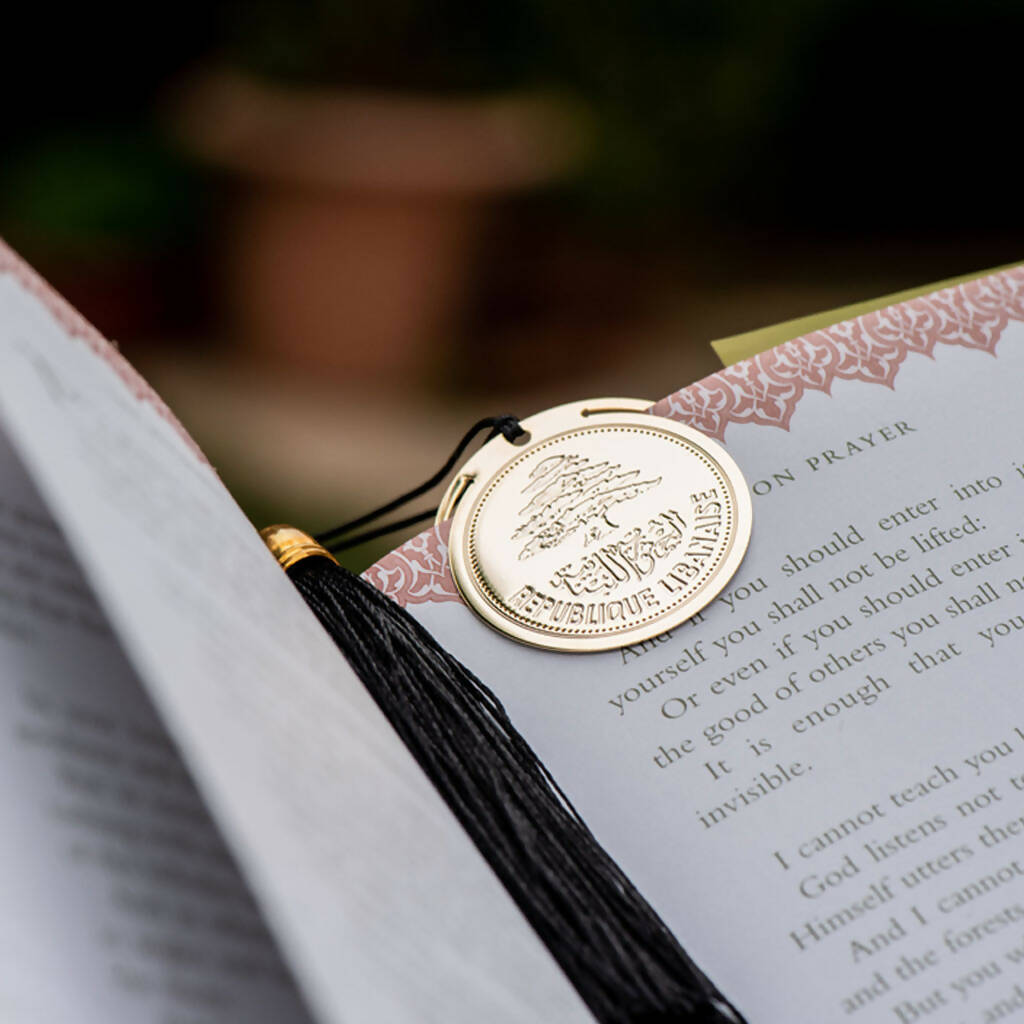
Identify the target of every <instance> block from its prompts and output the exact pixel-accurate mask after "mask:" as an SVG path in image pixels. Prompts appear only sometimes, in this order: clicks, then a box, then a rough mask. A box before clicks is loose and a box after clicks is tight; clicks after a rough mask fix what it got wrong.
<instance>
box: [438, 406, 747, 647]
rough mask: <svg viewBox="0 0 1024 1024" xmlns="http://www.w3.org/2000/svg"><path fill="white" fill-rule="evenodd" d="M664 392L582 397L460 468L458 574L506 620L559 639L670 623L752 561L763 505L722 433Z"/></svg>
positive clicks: (447, 512) (470, 596)
mask: <svg viewBox="0 0 1024 1024" xmlns="http://www.w3.org/2000/svg"><path fill="white" fill-rule="evenodd" d="M651 405H652V403H651V402H646V401H639V400H637V399H631V398H602V399H592V400H590V401H586V402H573V403H570V404H568V405H560V406H557V407H556V408H554V409H548V410H547V411H545V412H541V413H538V414H537V415H536V416H531V417H529V418H528V419H525V420H523V421H522V424H521V425H522V427H523V428H524V430H525V431H526V434H525V435H524V436H523V437H522V438H520V439H519V440H517V442H516V443H514V444H510V443H509V442H508V441H506V440H504V439H503V438H496V439H495V440H493V441H490V442H489V443H487V444H486V445H484V447H483V448H481V449H480V451H479V452H477V453H476V455H474V456H473V457H472V458H471V459H470V460H469V461H468V462H467V463H466V464H465V466H464V467H463V469H462V470H461V472H460V473H459V475H458V476H457V477H456V478H455V479H454V480H453V481H452V484H451V486H450V487H449V488H448V492H447V493H446V494H445V497H444V499H443V500H442V502H441V505H440V507H439V509H438V513H437V519H438V522H441V521H443V520H445V519H448V518H451V520H452V527H451V535H450V539H449V547H448V552H449V558H450V561H451V568H452V575H453V576H454V578H455V583H456V585H457V586H458V588H459V592H460V593H461V594H462V596H463V598H464V599H465V601H466V603H467V604H468V605H469V607H470V608H472V609H473V611H474V612H476V613H477V614H478V615H479V616H480V617H481V618H482V619H483V620H484V621H485V622H487V623H488V624H489V625H490V626H493V627H494V628H495V629H497V630H498V631H499V632H502V633H504V634H506V635H507V636H510V637H512V638H513V639H515V640H519V641H521V642H522V643H525V644H531V645H533V646H535V647H544V648H548V649H550V650H555V651H604V650H610V649H613V648H617V647H624V646H626V645H628V644H634V643H638V642H640V641H641V640H647V639H650V638H651V637H654V636H658V635H659V634H661V633H664V632H665V631H666V630H668V629H671V628H672V627H673V626H678V625H680V624H681V623H682V622H685V621H686V620H687V619H689V618H690V617H691V616H693V615H695V614H696V613H697V612H699V611H700V610H701V609H702V608H704V607H705V606H706V605H707V604H708V603H709V602H710V601H712V600H713V599H714V598H715V597H716V596H717V595H718V594H719V593H720V592H721V590H722V589H723V588H724V587H725V585H726V584H727V583H728V582H729V580H730V579H731V578H732V576H733V574H734V573H735V572H736V570H737V568H739V565H740V562H741V561H742V560H743V556H744V554H745V553H746V549H747V543H748V542H749V540H750V529H751V522H752V517H753V509H752V506H751V501H750V492H749V490H748V488H747V484H746V481H745V480H744V479H743V474H742V473H741V472H740V470H739V467H738V466H737V465H736V463H735V462H734V461H733V459H732V458H731V457H730V456H729V454H728V452H726V451H725V449H724V448H722V446H721V445H719V444H718V443H716V442H715V441H712V440H711V439H710V438H708V437H705V436H704V435H703V434H701V433H700V432H699V431H697V430H694V429H692V428H691V427H687V426H684V425H683V424H681V423H677V422H675V421H674V420H668V419H664V418H663V417H659V416H652V415H650V414H649V413H647V412H645V410H646V409H649V408H650V406H651Z"/></svg>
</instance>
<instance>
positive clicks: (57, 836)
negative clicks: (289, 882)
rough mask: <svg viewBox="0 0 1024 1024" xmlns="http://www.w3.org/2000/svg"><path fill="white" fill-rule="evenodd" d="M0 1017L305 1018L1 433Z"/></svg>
mask: <svg viewBox="0 0 1024 1024" xmlns="http://www.w3.org/2000/svg"><path fill="white" fill-rule="evenodd" d="M0 681H2V684H0V816H2V820H3V825H2V827H0V906H2V907H3V913H2V914H0V962H2V963H3V969H2V970H0V1020H3V1021H4V1022H5V1024H35V1022H40V1024H42V1022H46V1024H112V1022H117V1021H132V1022H139V1024H171V1022H175V1024H230V1022H234V1024H249V1022H253V1024H257V1022H265V1024H304V1022H307V1021H308V1020H309V1017H308V1015H307V1014H306V1012H305V1010H304V1009H303V1006H302V1004H301V1000H300V999H299V996H298V994H297V993H296V991H295V986H294V983H293V982H292V980H291V977H290V975H289V974H288V972H287V969H286V968H285V967H284V965H283V964H282V962H281V959H280V957H279V956H278V954H277V951H276V950H275V948H274V945H273V942H272V941H271V939H270V937H269V935H268V934H267V932H266V928H265V926H264V925H263V922H262V920H261V919H260V916H259V913H258V911H257V910H256V908H255V906H254V905H253V902H252V898H251V896H250V895H249V893H248V891H247V889H246V887H245V884H244V883H243V881H242V879H241V877H240V876H239V874H238V870H237V868H235V866H234V863H233V862H232V860H231V858H230V856H229V855H228V853H227V851H226V850H225V849H224V845H223V841H222V840H221V838H220V835H219V833H218V832H217V830H216V828H215V827H214V825H213V823H212V822H211V821H210V820H209V817H208V815H207V814H206V811H205V808H204V807H203V804H202V801H201V800H200V798H199V796H198V794H197V793H196V791H195V787H194V785H193V783H192V781H191V779H190V778H189V776H188V773H187V771H186V770H185V767H184V765H182V763H181V761H180V759H179V758H178V756H177V753H176V751H175V749H174V747H173V744H172V743H171V741H170V739H169V738H168V736H167V734H166V732H165V731H164V729H163V726H162V725H161V723H160V720H159V719H158V718H157V716H156V714H155V713H154V711H153V708H152V705H151V704H150V702H149V700H148V699H147V698H146V695H145V693H144V692H143V690H142V688H141V686H140V684H139V681H138V679H137V678H136V676H135V673H134V672H133V671H132V669H131V667H130V666H129V664H128V662H127V660H126V659H125V657H124V655H123V654H122V652H121V649H120V646H119V645H118V642H117V640H116V638H115V637H114V635H113V633H112V632H111V631H110V628H109V627H108V625H107V623H106V620H105V618H104V616H103V613H102V611H101V610H100V608H99V606H98V605H97V604H96V600H95V598H94V597H93V596H92V593H91V591H90V590H89V587H88V584H87V583H86V581H85V579H84V578H83V577H82V574H81V572H80V571H79V570H78V567H77V565H76V563H75V561H74V558H73V556H72V554H71V552H70V551H69V550H68V547H67V544H66V543H65V541H64V538H63V537H62V536H61V534H60V531H59V530H58V529H57V527H56V526H55V525H54V523H53V520H52V519H51V518H50V516H49V515H48V514H47V512H46V510H45V508H44V507H43V504H42V502H41V500H40V498H39V495H38V494H37V493H36V491H35V488H34V487H33V486H32V484H31V483H30V481H29V480H28V477H27V476H26V475H25V471H24V469H23V468H22V466H21V465H20V463H19V462H18V460H17V458H16V456H15V455H14V452H13V451H12V450H11V449H10V447H9V446H8V444H7V441H6V439H5V438H4V437H3V435H2V434H0Z"/></svg>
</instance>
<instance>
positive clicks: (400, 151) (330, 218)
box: [178, 74, 581, 377]
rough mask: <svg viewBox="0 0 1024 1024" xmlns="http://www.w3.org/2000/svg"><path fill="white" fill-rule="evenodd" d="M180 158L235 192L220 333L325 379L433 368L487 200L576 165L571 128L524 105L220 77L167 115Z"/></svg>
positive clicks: (575, 133)
mask: <svg viewBox="0 0 1024 1024" xmlns="http://www.w3.org/2000/svg"><path fill="white" fill-rule="evenodd" d="M178 120H179V124H180V126H181V131H182V133H183V134H184V136H185V137H186V139H187V141H188V144H189V145H190V147H191V149H192V150H193V151H194V152H195V153H197V154H199V155H200V156H201V157H203V158H204V159H206V160H208V161H210V162H212V163H214V164H215V165H217V166H220V167H221V168H225V169H227V170H229V171H231V172H233V173H234V174H235V176H236V178H237V179H238V181H239V185H240V186H241V187H239V188H238V189H237V195H236V199H237V202H236V204H235V209H234V215H233V217H232V219H231V221H230V224H231V231H230V237H229V238H228V239H227V244H226V256H227V263H226V274H225V276H226V292H227V300H228V303H229V309H230V312H231V316H232V319H233V323H234V326H235V327H236V329H237V330H238V332H239V333H240V335H241V336H242V337H243V338H244V339H245V341H246V342H247V343H248V344H251V345H252V346H254V347H255V348H256V349H259V350H261V351H263V352H264V353H268V354H271V355H273V356H274V357H275V358H284V359H287V360H288V361H289V362H291V363H292V364H299V365H301V366H304V367H306V368H309V369H315V370H318V371H321V372H323V371H327V372H330V373H332V374H334V375H337V376H339V377H340V376H347V377H367V376H373V375H381V374H402V375H406V376H409V375H416V374H417V373H419V372H420V371H422V370H423V369H425V368H426V367H427V365H428V364H430V363H436V362H438V361H439V359H440V353H441V351H442V350H441V348H440V346H441V345H442V344H443V341H444V339H445V337H446V335H449V334H450V332H451V331H452V330H453V328H454V327H455V325H456V324H457V320H458V312H459V309H460V305H461V302H462V300H463V297H464V294H465V291H466V288H467V281H468V270H469V269H470V266H471V263H472V259H473V253H474V250H475V245H476V242H477V239H478V236H479V229H480V226H481V222H482V217H483V214H484V213H485V212H486V208H487V205H488V203H490V202H492V201H493V199H494V198H495V197H496V196H499V195H501V194H502V193H506V192H508V191H510V190H513V189H523V188H528V187H530V186H535V185H538V184H541V183H543V182H546V181H548V180H550V179H551V178H553V177H554V176H556V175H558V174H560V173H562V172H563V171H565V170H566V169H567V168H568V167H569V166H570V165H571V164H572V162H573V160H574V159H575V157H576V156H577V154H578V153H579V151H580V140H581V131H580V128H579V125H580V119H579V118H578V116H577V115H576V114H575V112H573V111H572V110H571V109H569V108H567V107H565V106H564V105H559V104H557V103H556V102H554V101H553V100H550V99H547V98H537V97H520V98H516V97H513V98H505V99H435V98H427V99H425V98H413V97H402V96H391V95H387V96H386V95H372V94H363V95H356V94H346V93H334V92H329V91H307V90H295V89H285V88H281V87H276V86H270V85H267V84H264V83H261V82H258V81H256V80H254V79H249V78H245V77H240V76H238V75H229V74H221V75H216V76H212V77H206V78H203V79H201V80H199V81H198V82H196V83H194V84H193V85H192V86H191V88H190V89H189V90H188V92H187V93H186V94H185V97H184V101H183V102H182V104H181V105H180V107H179V108H178Z"/></svg>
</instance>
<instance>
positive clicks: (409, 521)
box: [314, 416, 526, 551]
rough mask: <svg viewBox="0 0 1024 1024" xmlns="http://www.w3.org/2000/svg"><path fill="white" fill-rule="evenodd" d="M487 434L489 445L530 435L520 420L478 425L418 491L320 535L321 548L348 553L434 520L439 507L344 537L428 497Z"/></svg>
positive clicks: (497, 419)
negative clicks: (476, 441)
mask: <svg viewBox="0 0 1024 1024" xmlns="http://www.w3.org/2000/svg"><path fill="white" fill-rule="evenodd" d="M484 430H490V433H489V434H488V435H487V437H486V438H485V439H484V443H485V444H486V443H487V441H491V440H493V439H494V438H495V437H497V436H498V435H499V434H500V435H501V436H502V437H504V438H505V440H506V441H508V442H509V443H514V442H515V441H516V439H517V438H520V437H522V436H523V434H525V433H526V431H525V430H524V429H523V428H522V426H521V425H520V423H519V419H518V417H516V416H488V417H486V418H485V419H482V420H480V421H479V422H477V423H474V424H473V426H472V427H470V428H469V430H468V431H466V435H465V436H464V437H463V438H462V440H461V441H460V442H459V443H458V444H457V445H456V446H455V450H454V451H453V452H452V453H451V455H449V456H448V459H447V461H446V462H445V464H444V465H443V466H442V467H441V468H440V469H439V470H438V471H437V472H436V473H435V474H434V475H433V476H432V477H431V478H430V479H429V480H425V481H424V482H423V483H421V484H420V485H419V487H414V488H413V489H412V490H411V491H407V492H406V493H405V494H402V495H399V497H397V498H395V499H394V500H393V501H389V502H388V503H387V504H385V505H381V506H380V508H375V509H374V510H373V511H372V512H367V513H366V514H365V515H361V516H359V517H357V518H356V519H350V520H349V521H348V522H347V523H342V524H341V526H335V527H334V528H333V529H331V530H326V531H325V532H324V533H318V534H317V535H316V537H315V538H314V539H315V540H316V541H317V543H318V544H322V545H323V546H324V547H325V548H327V550H328V551H346V550H348V549H349V548H354V547H356V546H357V545H359V544H362V543H364V542H365V541H368V540H374V539H376V538H377V537H383V536H385V535H386V534H389V533H394V531H395V530H404V529H405V528H406V527H407V526H414V525H415V524H416V523H422V522H425V521H426V520H428V519H432V518H433V517H434V516H435V515H436V514H437V508H436V507H435V508H432V509H429V510H428V511H426V512H419V513H417V514H416V515H413V516H408V517H407V518H405V519H399V520H396V521H395V522H393V523H387V524H385V525H384V526H378V527H375V528H374V529H372V530H365V531H364V532H363V533H357V534H356V535H355V536H354V537H346V536H344V534H348V533H351V531H352V530H355V529H358V528H359V527H360V526H365V525H366V524H367V523H372V522H373V521H374V520H375V519H380V517H381V516H386V515H387V514H388V513H389V512H394V510H395V509H397V508H401V507H402V506H403V505H407V504H408V503H409V502H410V501H413V500H414V499H415V498H418V497H419V496H420V495H421V494H426V492H427V491H429V490H431V489H432V488H434V487H436V486H437V485H438V484H439V483H440V482H441V481H442V480H443V479H444V478H445V477H446V476H447V475H448V474H449V473H450V472H451V471H452V470H453V469H454V468H455V464H456V463H457V462H458V461H459V459H460V458H462V454H463V452H465V450H466V449H467V448H468V447H469V446H470V444H472V442H473V439H474V438H475V437H476V436H477V435H478V434H480V433H481V432H482V431H484Z"/></svg>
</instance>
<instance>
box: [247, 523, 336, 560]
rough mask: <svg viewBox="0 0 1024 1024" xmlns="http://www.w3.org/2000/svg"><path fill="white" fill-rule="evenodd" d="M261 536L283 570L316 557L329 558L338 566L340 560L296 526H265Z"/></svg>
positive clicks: (281, 524)
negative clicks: (305, 559)
mask: <svg viewBox="0 0 1024 1024" xmlns="http://www.w3.org/2000/svg"><path fill="white" fill-rule="evenodd" d="M260 536H261V537H262V538H263V543H264V544H266V545H267V547H268V548H270V552H271V554H272V555H273V556H274V557H275V558H276V559H277V562H278V564H279V565H280V566H281V568H282V569H290V568H291V567H292V566H293V565H295V563H296V562H301V561H302V560H303V559H304V558H311V557H313V556H314V555H319V556H320V557H321V558H329V559H330V560H331V561H332V562H334V564H335V565H337V564H338V560H337V559H336V558H335V557H334V555H332V554H331V553H330V551H328V550H327V548H325V547H323V545H321V544H318V543H317V542H316V541H315V540H314V539H313V538H312V537H311V536H310V535H309V534H308V533H304V532H303V531H302V530H297V529H296V528H295V527H294V526H287V525H285V524H284V523H278V524H277V525H276V526H265V527H264V528H263V529H262V530H260Z"/></svg>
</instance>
